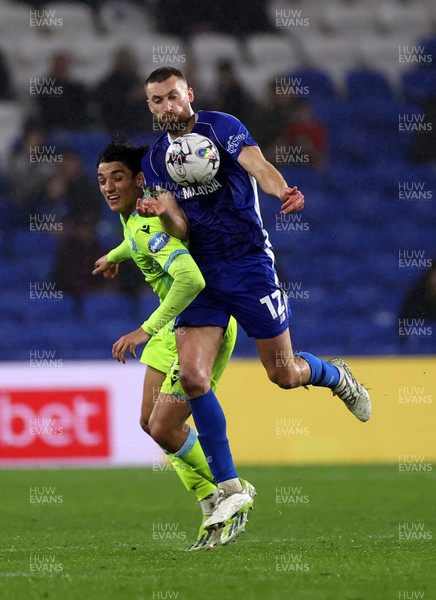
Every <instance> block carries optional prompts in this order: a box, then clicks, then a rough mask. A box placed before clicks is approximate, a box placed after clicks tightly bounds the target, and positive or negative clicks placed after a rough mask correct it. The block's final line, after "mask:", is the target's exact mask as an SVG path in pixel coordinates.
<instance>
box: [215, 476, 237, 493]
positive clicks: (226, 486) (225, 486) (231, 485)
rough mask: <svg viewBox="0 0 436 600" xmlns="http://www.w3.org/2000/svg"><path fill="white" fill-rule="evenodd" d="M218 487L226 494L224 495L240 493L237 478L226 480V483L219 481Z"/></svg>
mask: <svg viewBox="0 0 436 600" xmlns="http://www.w3.org/2000/svg"><path fill="white" fill-rule="evenodd" d="M218 487H219V488H220V489H222V490H224V491H225V492H226V494H233V493H235V492H242V484H241V482H240V481H239V478H238V477H235V478H234V479H227V481H221V483H219V484H218Z"/></svg>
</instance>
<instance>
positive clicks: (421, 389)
mask: <svg viewBox="0 0 436 600" xmlns="http://www.w3.org/2000/svg"><path fill="white" fill-rule="evenodd" d="M350 364H351V366H352V368H353V369H354V370H355V372H356V374H357V375H358V377H359V379H360V380H361V381H363V382H364V383H366V384H367V386H368V387H369V388H370V392H371V396H372V399H373V417H372V419H371V420H370V421H369V422H368V423H360V422H358V421H357V420H356V419H355V418H354V417H353V415H351V413H349V412H348V411H347V410H346V409H345V408H344V407H343V405H342V402H341V401H340V400H338V399H337V398H335V397H332V394H331V392H330V391H329V390H326V389H322V388H314V387H311V388H310V389H309V390H305V389H298V390H292V391H285V390H280V389H278V388H277V387H276V386H274V385H272V384H271V383H270V382H269V381H268V379H267V377H266V375H265V373H264V370H263V368H262V366H261V365H260V363H259V362H258V361H257V360H233V361H231V363H230V365H229V366H228V368H227V370H226V372H225V374H224V376H223V380H222V382H221V385H220V389H219V398H220V400H221V402H222V405H223V407H224V410H225V412H226V416H227V423H228V434H229V437H230V440H231V445H232V452H233V456H234V459H235V461H236V462H237V463H238V464H246V465H249V464H265V465H267V464H304V463H382V462H383V463H386V462H388V463H398V465H399V470H400V471H404V472H406V471H407V470H411V469H412V470H429V468H430V469H431V466H430V467H429V465H431V461H432V460H435V459H436V436H435V433H434V423H435V422H436V408H435V403H436V381H435V379H436V378H435V377H434V373H435V367H436V358H434V357H401V358H370V359H367V358H365V359H364V358H353V359H352V360H351V361H350ZM38 366H39V368H37V367H38ZM143 374H144V371H143V368H142V367H141V366H140V365H138V364H137V363H133V362H130V363H129V364H126V365H121V364H115V363H112V362H108V361H101V362H97V361H96V362H75V363H74V362H73V363H61V364H58V365H51V366H49V365H46V366H43V365H42V364H41V365H35V364H33V365H32V364H30V365H29V364H28V363H9V364H5V363H4V364H2V365H0V381H1V384H0V465H2V466H29V465H31V466H36V465H38V466H48V465H63V466H70V465H81V464H82V465H83V464H86V465H102V464H103V465H108V466H112V465H144V466H150V467H152V468H154V469H157V470H158V469H164V468H166V466H165V458H164V456H163V455H162V453H161V451H160V449H159V448H158V447H157V446H156V445H155V444H154V442H152V441H151V440H150V438H148V436H146V435H145V434H144V433H143V432H142V431H141V429H140V427H139V424H138V419H139V410H140V403H141V390H142V380H143ZM410 465H412V466H410ZM420 465H422V466H420Z"/></svg>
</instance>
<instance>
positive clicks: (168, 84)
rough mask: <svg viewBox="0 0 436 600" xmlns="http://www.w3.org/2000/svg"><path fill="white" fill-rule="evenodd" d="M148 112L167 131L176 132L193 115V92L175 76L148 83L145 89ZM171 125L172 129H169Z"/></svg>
mask: <svg viewBox="0 0 436 600" xmlns="http://www.w3.org/2000/svg"><path fill="white" fill-rule="evenodd" d="M145 93H146V94H147V102H148V107H149V109H150V111H151V112H152V113H153V115H154V117H155V118H156V119H157V121H158V122H159V123H163V124H165V129H166V130H167V131H171V130H174V131H177V130H178V129H180V125H183V124H185V123H186V122H187V121H188V120H189V118H190V117H191V116H192V115H193V114H194V111H193V110H192V108H191V102H192V101H193V100H194V92H193V90H192V88H190V87H188V86H187V85H186V83H185V82H184V81H183V80H182V79H179V78H178V77H176V76H175V75H173V76H171V77H169V78H168V79H166V80H165V81H161V82H155V83H149V84H148V86H147V87H146V89H145ZM171 125H173V127H171Z"/></svg>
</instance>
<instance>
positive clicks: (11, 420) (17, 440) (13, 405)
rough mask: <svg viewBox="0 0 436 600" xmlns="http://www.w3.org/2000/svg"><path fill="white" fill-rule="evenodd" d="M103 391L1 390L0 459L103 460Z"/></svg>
mask: <svg viewBox="0 0 436 600" xmlns="http://www.w3.org/2000/svg"><path fill="white" fill-rule="evenodd" d="M109 439H110V431H109V405H108V393H107V390H105V389H95V388H91V389H86V388H77V389H74V388H68V389H62V388H59V389H52V388H50V389H41V388H39V389H31V388H27V389H0V460H1V459H8V460H13V459H63V458H68V459H74V458H78V459H83V458H88V457H89V458H107V457H108V456H109V451H110V447H109V446H110V444H109Z"/></svg>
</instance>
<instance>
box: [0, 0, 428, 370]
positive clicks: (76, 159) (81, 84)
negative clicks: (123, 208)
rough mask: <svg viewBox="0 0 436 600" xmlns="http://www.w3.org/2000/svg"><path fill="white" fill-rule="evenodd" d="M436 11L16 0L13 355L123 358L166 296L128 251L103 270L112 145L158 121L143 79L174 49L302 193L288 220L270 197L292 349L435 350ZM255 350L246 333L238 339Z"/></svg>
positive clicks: (9, 151)
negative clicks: (120, 349) (123, 260)
mask: <svg viewBox="0 0 436 600" xmlns="http://www.w3.org/2000/svg"><path fill="white" fill-rule="evenodd" d="M181 14H183V17H184V18H183V19H181V18H180V15H181ZM435 26H436V6H435V3H434V2H432V1H431V0H420V1H413V2H411V1H410V2H408V1H400V0H396V1H388V2H383V3H380V2H378V0H377V1H376V0H366V1H365V2H363V1H359V0H355V1H354V0H349V1H346V0H335V1H334V2H333V1H332V2H329V3H322V4H320V3H317V2H315V1H314V0H304V1H303V0H295V1H294V2H284V1H283V2H280V1H278V2H275V1H269V2H268V1H262V0H255V1H251V2H244V1H242V0H232V2H230V1H227V0H226V1H225V2H220V3H217V4H215V5H204V3H200V2H187V3H186V2H181V1H180V0H177V1H171V2H170V1H161V2H158V1H157V0H148V1H146V2H139V1H138V2H134V1H130V2H129V1H118V0H95V1H83V2H40V1H35V2H32V3H24V2H19V1H15V2H9V1H6V0H5V1H3V2H2V4H1V5H0V39H1V42H0V73H1V80H2V86H1V89H0V128H1V131H2V136H1V142H0V222H1V236H0V249H1V253H0V331H1V332H2V340H3V341H2V344H1V346H0V359H1V360H4V361H6V360H28V359H29V349H30V348H40V347H44V348H49V349H50V350H51V351H53V352H56V355H57V357H58V358H59V357H60V358H61V359H64V360H66V359H76V360H77V359H104V358H109V357H110V349H111V345H112V343H113V342H114V341H115V340H116V339H118V337H119V336H120V335H121V334H122V333H125V332H127V331H130V330H132V329H134V328H136V327H137V326H138V323H140V322H142V321H143V319H144V318H145V316H146V315H147V314H148V313H149V311H150V310H152V308H153V306H154V305H155V299H154V297H153V295H152V294H151V292H150V290H149V289H147V286H146V284H145V283H144V282H143V281H142V280H141V276H140V275H139V273H137V272H136V270H135V268H134V267H133V266H132V265H128V264H123V265H122V269H121V276H120V277H119V279H118V280H117V281H115V282H112V283H111V284H108V283H107V282H106V281H104V280H103V279H101V280H98V279H95V278H93V277H92V276H91V275H90V271H91V269H92V266H93V263H94V261H95V259H96V258H98V257H99V256H101V255H102V254H103V253H105V252H106V251H107V250H109V249H110V248H112V247H113V246H114V245H116V244H118V243H119V241H120V239H121V237H120V236H121V231H120V226H119V221H118V218H117V217H116V216H115V215H113V214H111V213H110V211H108V210H107V208H106V206H105V204H104V201H103V199H102V198H101V197H100V195H99V192H98V189H97V186H96V176H95V171H96V166H95V163H96V159H97V156H98V153H99V151H100V149H101V148H102V147H103V146H104V145H105V143H106V142H107V141H108V140H109V139H110V137H111V135H112V134H113V133H115V132H118V133H121V134H122V135H124V136H125V137H127V138H128V139H130V140H131V141H132V142H138V143H144V142H146V143H152V142H153V140H154V139H156V137H157V136H158V135H159V133H158V132H156V131H154V130H153V122H152V120H151V115H150V114H149V112H148V108H147V106H146V102H145V96H144V91H143V81H144V79H145V77H146V76H147V74H149V73H150V72H151V71H152V70H154V69H155V68H157V67H159V66H162V65H167V66H175V67H178V68H180V69H182V70H183V71H184V72H185V73H186V74H187V77H188V80H189V83H190V85H192V86H193V87H194V90H195V92H196V100H195V103H194V108H195V109H196V110H199V109H202V108H203V109H214V110H220V111H224V112H230V113H232V114H234V115H236V116H238V117H239V118H240V119H241V120H242V121H243V122H244V123H245V124H246V125H247V127H248V128H249V130H250V131H251V133H252V135H253V137H254V138H255V139H256V140H257V141H258V143H259V144H260V146H261V147H262V149H263V151H264V153H265V155H266V156H267V158H268V159H269V160H270V161H271V162H272V163H273V164H275V165H276V166H277V167H278V168H279V169H280V170H281V171H282V173H283V175H284V176H285V178H286V179H287V181H288V183H289V184H290V185H298V187H299V188H300V189H301V190H302V191H303V193H304V194H305V198H306V208H305V210H304V211H303V212H302V213H299V214H298V215H292V216H287V218H286V219H285V218H284V217H281V216H280V215H279V214H278V208H279V206H278V203H277V201H275V200H274V199H272V198H270V197H266V196H264V195H263V194H261V208H262V213H263V216H264V221H265V226H266V228H267V230H268V231H269V234H270V237H271V241H272V243H273V246H274V248H275V251H276V256H277V262H278V270H279V275H280V278H281V280H282V282H283V287H284V289H285V290H286V292H287V295H288V297H289V301H290V304H291V307H292V310H293V318H292V321H291V330H292V334H293V340H294V346H295V348H296V349H297V350H302V349H307V350H310V351H311V352H314V353H318V354H336V353H343V354H359V355H362V354H363V355H365V354H377V355H386V354H390V355H392V354H393V355H395V354H402V353H407V354H410V353H418V354H419V353H427V354H428V353H432V352H433V351H434V349H435V345H436V343H435V339H436V336H435V335H434V334H433V328H434V326H435V325H436V271H435V257H436V233H435V232H436V210H435V198H434V193H435V190H436V140H435V126H436V123H435V114H436V37H435ZM254 354H255V347H254V343H253V342H252V340H249V339H248V338H247V337H246V336H245V334H244V333H243V332H241V334H240V336H239V340H238V344H237V349H236V355H237V356H251V355H254Z"/></svg>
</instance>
